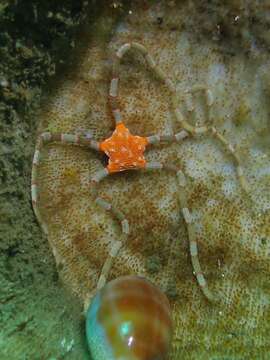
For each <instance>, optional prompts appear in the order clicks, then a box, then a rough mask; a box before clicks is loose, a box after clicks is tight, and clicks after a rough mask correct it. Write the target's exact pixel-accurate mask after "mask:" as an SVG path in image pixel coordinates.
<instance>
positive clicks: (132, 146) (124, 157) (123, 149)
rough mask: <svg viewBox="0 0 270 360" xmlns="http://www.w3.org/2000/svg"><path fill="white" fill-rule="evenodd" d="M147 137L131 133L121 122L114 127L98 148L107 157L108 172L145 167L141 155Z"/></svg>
mask: <svg viewBox="0 0 270 360" xmlns="http://www.w3.org/2000/svg"><path fill="white" fill-rule="evenodd" d="M146 145H147V139H146V138H143V137H141V136H137V135H136V136H134V135H131V134H130V132H129V130H128V129H127V127H126V126H125V125H124V124H123V123H119V124H117V125H116V128H115V130H114V132H113V134H112V136H111V137H110V138H109V139H106V140H104V141H102V143H101V144H100V149H101V150H102V151H104V152H105V153H106V155H108V157H109V164H108V166H107V169H108V170H109V172H110V173H113V172H118V171H123V170H128V169H137V168H144V167H145V163H146V162H145V158H144V156H143V153H144V150H145V147H146Z"/></svg>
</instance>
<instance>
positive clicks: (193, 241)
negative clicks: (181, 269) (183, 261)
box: [145, 162, 215, 301]
mask: <svg viewBox="0 0 270 360" xmlns="http://www.w3.org/2000/svg"><path fill="white" fill-rule="evenodd" d="M145 168H146V170H155V169H164V170H167V171H173V172H174V173H176V175H177V180H178V184H179V187H180V190H179V201H180V206H181V209H182V214H183V217H184V220H185V223H186V226H187V230H188V239H189V251H190V256H191V263H192V267H193V273H194V275H195V276H196V279H197V282H198V284H199V286H200V288H201V290H202V292H203V294H204V295H205V297H206V298H207V299H208V300H209V301H214V300H215V298H214V296H213V295H212V293H211V292H210V290H209V288H208V286H207V282H206V279H205V277H204V275H203V272H202V269H201V266H200V262H199V258H198V245H197V235H196V231H195V228H194V225H193V217H192V214H191V212H190V210H189V208H188V203H187V197H186V188H187V186H188V185H187V180H186V177H185V175H184V173H183V172H182V170H179V169H178V168H177V167H176V166H174V165H167V164H166V165H163V164H162V163H160V162H149V163H148V164H147V165H146V167H145Z"/></svg>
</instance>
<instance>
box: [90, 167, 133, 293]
mask: <svg viewBox="0 0 270 360" xmlns="http://www.w3.org/2000/svg"><path fill="white" fill-rule="evenodd" d="M109 175H110V173H109V171H108V169H107V168H104V169H102V170H100V171H97V172H96V173H95V174H94V175H93V177H92V179H91V183H92V185H93V186H94V194H95V195H96V188H97V185H98V184H99V182H100V181H101V180H103V179H104V178H105V177H107V176H109ZM95 202H96V204H98V205H99V206H100V207H102V208H103V209H104V210H106V211H109V212H110V213H111V214H112V216H113V217H114V218H116V219H117V220H118V222H119V223H120V225H121V231H122V240H115V241H114V242H113V244H112V246H111V249H110V250H109V253H108V255H107V258H106V260H105V262H104V264H103V266H102V269H101V273H100V276H99V279H98V283H97V290H99V289H101V288H102V287H103V286H104V285H105V283H106V281H107V278H108V276H109V274H110V271H111V268H112V266H113V261H114V259H115V258H116V257H117V255H118V253H119V251H120V249H121V247H122V246H123V245H124V244H125V242H126V241H127V238H128V234H129V222H128V220H127V219H126V217H125V215H124V214H123V213H122V211H120V210H119V209H117V208H116V207H114V206H113V205H112V204H111V203H109V202H108V201H106V200H104V199H102V198H100V197H98V196H96V199H95Z"/></svg>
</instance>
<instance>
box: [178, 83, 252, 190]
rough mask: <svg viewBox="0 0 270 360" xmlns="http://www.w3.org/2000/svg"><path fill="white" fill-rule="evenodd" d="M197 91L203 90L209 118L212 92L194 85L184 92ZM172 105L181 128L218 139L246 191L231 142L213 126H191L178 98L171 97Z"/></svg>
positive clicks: (246, 185)
mask: <svg viewBox="0 0 270 360" xmlns="http://www.w3.org/2000/svg"><path fill="white" fill-rule="evenodd" d="M197 92H203V93H204V95H205V99H206V106H207V108H208V119H207V120H210V119H209V118H210V116H209V113H210V110H211V107H212V105H213V103H214V97H213V94H212V92H211V90H209V89H208V88H206V87H204V86H200V85H197V86H194V87H193V88H192V89H191V90H189V91H186V93H191V95H193V94H194V93H197ZM173 107H174V113H175V116H176V119H177V121H178V122H179V124H180V125H181V126H182V128H183V129H184V130H185V131H187V132H188V133H190V134H191V135H201V134H207V133H208V134H210V135H212V136H213V137H214V138H216V139H218V140H219V141H220V142H221V143H222V145H223V147H224V148H225V150H226V151H227V152H228V153H229V154H230V155H231V156H232V158H233V159H234V162H235V164H236V171H237V176H238V179H239V182H240V185H241V187H242V189H243V190H244V191H245V192H246V193H248V192H249V189H248V184H247V180H246V178H245V176H244V170H243V167H242V166H241V161H240V157H239V155H238V154H237V152H236V150H235V148H234V147H233V146H232V144H230V142H229V141H228V140H227V139H226V138H225V137H224V136H223V135H222V134H221V133H220V132H218V130H217V129H216V128H215V127H214V126H193V125H190V124H189V123H188V122H187V121H186V120H185V119H184V116H183V114H182V112H181V111H180V109H179V108H178V100H177V99H176V97H174V98H173ZM188 112H189V113H190V114H194V106H193V105H192V104H191V105H190V106H189V107H188Z"/></svg>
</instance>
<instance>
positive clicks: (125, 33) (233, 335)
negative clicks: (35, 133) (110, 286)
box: [38, 5, 270, 360]
mask: <svg viewBox="0 0 270 360" xmlns="http://www.w3.org/2000/svg"><path fill="white" fill-rule="evenodd" d="M142 8H143V9H142ZM142 8H134V9H132V14H131V15H127V16H126V17H124V18H123V19H121V21H119V22H116V21H115V19H114V17H113V16H112V17H110V14H111V12H109V13H106V14H104V17H101V18H100V19H97V24H95V29H94V31H93V28H91V29H89V31H88V32H87V31H86V32H85V33H84V37H82V44H84V45H83V46H82V49H80V50H79V51H78V54H77V59H78V61H77V64H76V65H74V66H73V68H71V69H69V71H68V72H67V73H66V74H65V75H64V76H63V77H62V79H61V81H60V82H58V83H57V84H56V87H55V90H54V92H53V94H52V95H51V96H50V98H49V99H48V100H47V102H46V104H45V105H44V107H43V109H42V111H41V115H40V123H41V125H40V132H43V131H45V130H49V131H52V132H54V131H55V132H66V133H67V132H70V133H76V132H78V131H87V130H90V131H92V133H93V136H94V137H95V139H96V140H98V141H100V140H102V139H104V138H106V137H108V136H109V135H110V134H111V132H112V130H113V129H114V124H113V119H112V117H111V115H110V112H109V110H108V104H107V94H108V88H109V83H110V78H111V60H110V59H111V58H112V55H113V54H114V52H115V51H116V50H117V49H118V48H119V46H120V45H122V44H123V43H125V42H128V41H131V40H134V41H138V42H140V43H143V44H144V45H145V46H146V48H147V49H149V51H150V52H151V54H152V55H153V58H154V59H155V60H156V61H157V63H158V65H159V66H160V68H161V69H163V70H164V71H165V72H166V74H168V77H170V78H171V79H172V81H173V83H174V85H175V86H176V88H177V91H178V94H179V104H183V112H184V114H185V116H186V118H187V120H188V121H190V123H193V124H195V120H194V118H193V117H192V116H191V115H190V114H189V112H188V111H187V109H186V108H185V106H184V101H183V100H184V98H185V97H186V98H187V101H190V100H191V99H188V96H185V90H186V89H190V88H191V87H192V86H193V85H197V84H203V85H205V86H207V87H208V88H209V89H211V91H212V92H213V95H214V104H213V106H212V110H211V114H210V118H211V119H209V117H208V114H207V109H206V107H205V106H204V103H203V102H201V99H200V97H195V98H194V99H193V105H194V107H195V109H196V112H197V119H196V120H197V123H198V125H201V126H202V125H204V124H205V122H210V123H211V122H212V123H213V125H214V126H215V127H216V128H217V129H218V130H219V131H220V132H221V133H223V135H224V136H226V138H227V139H228V140H229V141H230V143H231V144H232V145H234V146H235V147H236V149H237V150H238V152H239V154H240V160H241V161H242V166H243V171H244V174H245V176H246V178H247V180H248V185H249V193H250V197H248V196H246V195H245V194H244V192H243V191H242V189H241V187H240V185H239V182H238V178H237V174H236V170H235V164H234V162H233V159H232V157H231V156H230V154H228V153H227V152H226V151H225V150H224V148H223V147H222V145H221V144H220V143H219V142H218V141H217V140H215V139H213V137H211V136H208V135H202V136H200V137H199V136H195V137H193V138H190V139H185V140H184V142H183V143H182V144H173V145H160V146H159V147H155V148H153V150H151V151H149V152H148V153H147V158H148V159H149V160H151V161H161V162H170V163H173V164H175V165H176V166H180V165H181V166H182V167H183V168H184V169H185V172H186V174H187V175H188V177H189V186H188V188H187V197H188V204H189V208H190V209H191V210H192V214H193V216H194V217H195V218H196V224H197V226H196V232H197V237H198V238H197V240H198V246H199V258H200V262H201V266H202V268H203V271H204V274H205V277H206V279H207V281H208V286H209V288H210V290H211V291H212V292H214V293H215V294H217V295H218V296H219V297H220V303H219V304H218V305H211V304H209V303H207V301H206V300H205V298H204V297H203V295H202V293H201V292H200V289H199V287H198V286H197V284H196V280H195V278H194V277H193V275H192V266H191V262H190V257H189V251H188V241H187V232H186V227H185V225H184V222H183V219H182V216H181V213H180V208H179V203H178V201H177V195H176V194H177V191H178V187H177V182H176V179H175V177H174V176H173V175H172V174H169V173H166V172H162V171H160V172H159V171H156V172H151V173H140V172H124V173H121V174H115V175H113V176H111V177H109V178H106V179H104V181H103V182H101V183H100V185H99V188H98V193H99V196H102V197H103V198H105V199H107V200H108V201H110V202H112V203H113V204H114V205H115V206H116V207H118V208H119V209H121V210H122V211H123V213H124V214H125V215H126V217H127V219H128V220H129V224H130V232H131V233H130V235H129V239H128V242H127V244H126V245H125V246H124V248H123V249H122V250H121V252H120V254H119V256H118V257H117V259H116V260H115V262H114V266H113V269H112V272H111V276H110V278H115V277H117V276H119V275H126V274H132V273H135V274H139V275H143V276H145V277H147V278H149V279H150V280H151V281H153V282H154V283H155V284H156V285H159V286H160V287H161V288H162V289H164V290H166V289H167V287H168V286H170V291H171V292H174V293H175V292H176V295H177V296H176V297H172V298H171V299H172V300H171V302H172V307H173V311H174V322H175V332H174V342H173V349H172V353H171V359H188V360H189V359H196V360H198V359H224V358H225V357H226V356H227V357H226V359H227V358H228V359H245V358H249V359H264V358H265V359H266V358H267V357H266V356H267V353H268V351H267V337H268V335H267V334H269V330H270V329H269V323H270V321H269V320H270V319H269V313H270V312H269V310H270V309H269V300H270V299H269V296H270V287H269V270H270V262H269V253H270V230H269V228H270V227H269V223H270V216H269V208H270V194H269V186H270V178H269V174H270V151H269V149H270V146H269V140H267V139H269V115H268V114H269V105H268V102H269V88H270V82H269V75H268V72H269V65H270V64H269V63H267V62H266V60H264V58H263V56H262V57H257V58H252V57H251V58H247V57H246V56H245V55H242V54H241V53H240V52H239V54H236V56H234V57H232V56H230V55H228V54H227V55H226V54H225V53H221V52H219V51H218V50H217V47H216V45H215V43H214V42H212V41H211V40H207V39H204V41H202V40H201V41H200V42H198V41H197V39H196V38H195V37H194V34H193V33H190V32H189V29H186V30H183V29H182V27H181V26H180V24H181V19H182V18H183V16H188V9H185V8H184V7H183V8H182V7H181V8H180V7H177V6H176V7H172V6H165V5H154V6H152V7H149V8H145V7H142ZM105 15H106V16H105ZM157 17H162V18H163V19H164V20H163V23H162V25H158V24H157V20H156V19H157ZM101 28H102V29H103V32H106V33H107V34H110V35H108V36H106V37H104V36H99V34H100V31H101V30H100V29H101ZM104 29H105V30H104ZM91 32H92V33H93V35H91V36H90V35H87V34H90V33H91ZM228 46H229V45H228ZM120 82H121V86H120V107H121V111H122V115H123V119H124V121H125V124H126V125H127V126H128V127H129V129H130V131H131V132H133V133H136V134H138V135H141V136H149V135H151V134H154V133H159V134H169V133H170V132H171V131H174V132H176V131H179V130H180V127H179V124H177V122H176V120H175V118H174V117H173V113H172V111H171V107H170V105H169V104H170V99H169V91H168V90H167V89H166V87H165V86H162V85H160V82H158V81H157V80H156V79H155V78H154V77H153V75H152V74H151V72H150V71H149V70H147V68H146V66H145V64H144V63H143V62H142V59H141V58H140V57H139V56H133V55H132V54H130V56H127V57H126V58H125V59H124V60H123V63H122V64H121V71H120ZM189 104H190V105H189V107H192V103H190V102H189ZM210 120H211V121H210ZM207 125H208V123H207ZM105 164H106V161H105V159H104V158H103V157H102V156H99V155H98V154H97V153H96V152H95V151H92V150H86V149H83V148H78V147H75V146H61V145H50V146H48V147H46V148H44V150H43V151H42V161H41V164H40V165H39V172H38V174H39V175H38V182H39V188H40V193H39V196H40V212H41V215H42V217H43V219H44V221H45V222H46V224H47V225H48V232H49V235H48V240H49V242H50V244H51V246H52V249H53V252H54V255H55V258H56V262H57V264H58V268H59V272H60V275H61V276H62V278H63V281H64V282H65V283H66V284H67V285H68V286H69V287H70V288H71V289H72V291H74V292H75V293H76V294H77V295H78V297H79V298H80V300H81V301H82V303H83V302H85V301H87V299H89V296H90V294H92V293H93V292H94V290H95V287H96V283H97V280H98V276H99V272H100V269H101V267H102V265H103V262H104V260H105V258H106V255H107V253H108V251H109V249H110V244H111V243H112V241H113V239H118V238H119V236H121V231H120V227H119V224H118V223H117V222H116V221H115V220H114V219H112V217H111V215H110V213H106V212H105V211H104V210H102V209H101V208H100V207H98V206H97V205H96V204H95V203H94V202H93V199H94V194H93V192H92V189H91V187H90V184H89V179H90V177H91V176H92V175H93V174H94V173H95V171H97V170H99V169H101V168H102V167H104V166H105ZM170 244H173V247H171V246H170ZM170 252H171V253H173V256H172V257H171V260H170V261H169V262H168V258H169V253H170ZM154 260H155V262H154ZM153 264H154V265H155V266H153ZM153 268H154V270H153ZM150 270H151V271H150Z"/></svg>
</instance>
